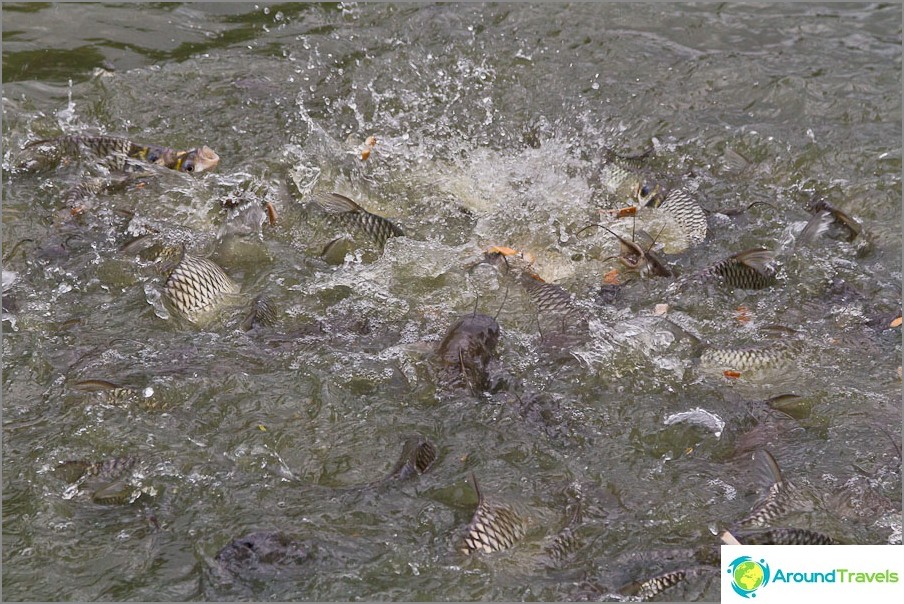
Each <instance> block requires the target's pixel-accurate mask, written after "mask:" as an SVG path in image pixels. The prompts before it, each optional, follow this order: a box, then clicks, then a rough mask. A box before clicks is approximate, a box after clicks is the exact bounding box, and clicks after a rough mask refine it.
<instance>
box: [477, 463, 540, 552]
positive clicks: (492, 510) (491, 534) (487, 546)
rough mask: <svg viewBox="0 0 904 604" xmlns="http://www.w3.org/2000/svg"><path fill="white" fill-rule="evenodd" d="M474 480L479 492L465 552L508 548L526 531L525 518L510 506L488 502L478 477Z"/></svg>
mask: <svg viewBox="0 0 904 604" xmlns="http://www.w3.org/2000/svg"><path fill="white" fill-rule="evenodd" d="M471 480H472V481H473V482H474V490H475V491H476V492H477V510H476V511H475V512H474V517H473V518H472V519H471V522H470V523H469V524H468V527H467V530H466V534H465V538H464V546H463V547H462V550H461V551H462V553H465V554H472V553H474V552H483V553H487V554H491V553H493V552H498V551H501V550H505V549H509V548H510V547H512V546H513V545H515V543H517V542H518V541H519V540H520V539H521V538H522V537H523V536H524V534H525V532H526V530H527V524H526V522H525V520H524V518H522V517H521V515H520V514H519V513H518V512H517V511H515V509H514V508H512V507H511V506H509V505H506V504H502V503H495V504H494V503H490V502H488V501H487V500H486V499H485V498H484V496H483V494H482V493H481V492H480V488H479V487H478V485H477V478H476V477H474V476H473V475H472V476H471Z"/></svg>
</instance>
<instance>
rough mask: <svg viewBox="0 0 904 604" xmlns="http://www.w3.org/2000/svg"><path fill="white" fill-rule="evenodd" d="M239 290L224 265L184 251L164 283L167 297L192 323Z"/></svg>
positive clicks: (165, 296)
mask: <svg viewBox="0 0 904 604" xmlns="http://www.w3.org/2000/svg"><path fill="white" fill-rule="evenodd" d="M238 292H239V286H238V285H237V284H236V283H235V282H234V281H233V280H232V279H230V278H229V276H228V275H227V274H226V273H225V272H224V271H223V269H222V268H220V267H219V266H218V265H216V264H215V263H214V262H212V261H210V260H208V259H206V258H200V257H198V256H192V255H191V254H188V253H185V251H184V250H183V251H182V252H181V258H180V259H179V261H178V263H177V264H176V266H175V268H173V270H172V272H170V274H169V276H168V277H167V279H166V281H165V282H164V284H163V294H164V298H165V299H166V300H167V301H168V302H169V303H170V304H171V305H172V306H173V307H174V308H175V309H176V310H177V311H178V312H179V313H181V314H182V315H183V316H184V317H185V318H187V319H188V320H189V321H192V322H193V323H196V322H198V321H199V320H200V319H201V318H202V317H203V316H205V315H206V314H207V313H209V312H210V311H213V310H215V309H216V308H217V307H218V306H219V305H220V304H221V303H222V302H223V301H224V300H226V298H227V297H229V296H230V295H234V294H237V293H238Z"/></svg>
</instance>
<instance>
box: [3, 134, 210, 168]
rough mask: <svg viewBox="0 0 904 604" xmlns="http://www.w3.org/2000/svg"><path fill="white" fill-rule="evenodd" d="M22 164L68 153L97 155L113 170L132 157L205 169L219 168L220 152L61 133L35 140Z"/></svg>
mask: <svg viewBox="0 0 904 604" xmlns="http://www.w3.org/2000/svg"><path fill="white" fill-rule="evenodd" d="M25 149H26V150H27V151H28V153H27V156H26V158H25V159H23V160H22V161H21V162H20V163H19V168H20V169H21V170H25V171H28V172H33V171H37V170H43V169H47V168H48V167H52V166H53V165H56V164H57V163H59V161H60V160H61V159H63V158H65V157H76V158H80V157H85V156H94V157H96V158H99V159H101V160H102V161H103V163H104V164H105V165H106V167H107V168H108V169H110V170H116V171H123V170H125V169H126V168H127V167H128V162H129V160H138V161H141V162H147V163H149V164H155V165H159V166H164V167H166V168H169V169H171V170H176V171H178V172H204V171H206V170H212V169H214V168H216V166H217V164H218V163H219V161H220V156H219V155H217V154H216V153H215V152H214V150H213V149H211V148H210V147H208V146H206V145H205V146H202V147H199V148H196V149H191V150H189V151H179V150H176V149H171V148H169V147H161V146H158V145H142V144H138V143H133V142H132V141H130V140H129V139H127V138H122V137H117V136H78V135H71V136H58V137H57V138H53V139H45V140H38V141H32V142H30V143H28V144H27V145H26V146H25Z"/></svg>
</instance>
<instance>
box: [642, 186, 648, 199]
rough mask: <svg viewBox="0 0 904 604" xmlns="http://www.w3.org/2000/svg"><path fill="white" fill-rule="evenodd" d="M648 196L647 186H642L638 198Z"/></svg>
mask: <svg viewBox="0 0 904 604" xmlns="http://www.w3.org/2000/svg"><path fill="white" fill-rule="evenodd" d="M649 194H650V187H648V186H647V185H644V186H642V187H641V188H640V196H641V197H646V196H647V195H649Z"/></svg>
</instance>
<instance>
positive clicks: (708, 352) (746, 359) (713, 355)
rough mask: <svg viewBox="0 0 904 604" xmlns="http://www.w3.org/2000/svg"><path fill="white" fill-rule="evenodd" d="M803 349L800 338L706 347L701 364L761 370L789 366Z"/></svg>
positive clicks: (724, 367)
mask: <svg viewBox="0 0 904 604" xmlns="http://www.w3.org/2000/svg"><path fill="white" fill-rule="evenodd" d="M802 349H803V343H802V342H801V341H799V340H789V339H782V340H778V341H777V342H769V343H766V344H760V345H756V346H747V347H742V348H706V349H705V350H703V352H702V353H701V355H700V365H701V366H703V367H707V368H718V369H728V370H733V371H741V372H745V371H760V370H765V369H776V368H779V367H783V366H787V365H788V364H790V363H791V361H792V360H793V359H794V357H795V356H796V355H797V354H799V353H800V352H801V350H802Z"/></svg>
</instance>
